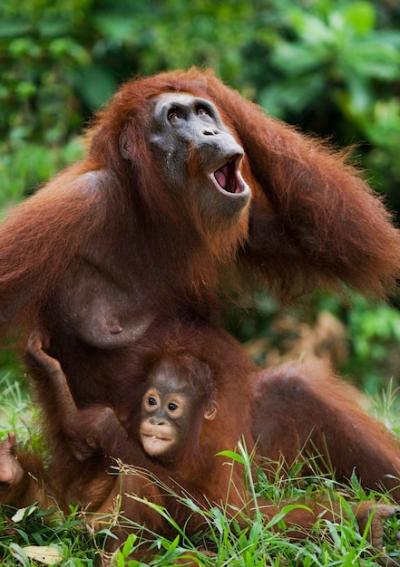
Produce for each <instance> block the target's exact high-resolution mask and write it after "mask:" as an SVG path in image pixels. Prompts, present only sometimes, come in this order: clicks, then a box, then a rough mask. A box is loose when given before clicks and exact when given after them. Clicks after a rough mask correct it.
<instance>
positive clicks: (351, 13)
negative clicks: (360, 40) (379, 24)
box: [342, 2, 376, 35]
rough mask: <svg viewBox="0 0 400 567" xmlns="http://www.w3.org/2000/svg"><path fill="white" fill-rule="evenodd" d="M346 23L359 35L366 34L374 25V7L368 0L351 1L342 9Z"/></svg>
mask: <svg viewBox="0 0 400 567" xmlns="http://www.w3.org/2000/svg"><path fill="white" fill-rule="evenodd" d="M342 13H343V16H344V19H345V21H346V23H347V24H349V25H350V27H351V28H352V29H353V30H354V31H356V32H357V33H358V34H360V35H366V34H367V33H368V32H370V31H372V30H373V29H374V26H375V20H376V14H375V8H374V6H373V5H372V4H370V3H369V2H352V3H350V4H349V5H348V6H346V7H345V8H344V9H343V12H342Z"/></svg>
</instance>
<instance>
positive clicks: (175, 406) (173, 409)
mask: <svg viewBox="0 0 400 567" xmlns="http://www.w3.org/2000/svg"><path fill="white" fill-rule="evenodd" d="M168 409H169V411H175V410H177V409H178V406H177V404H175V403H174V402H170V403H169V404H168Z"/></svg>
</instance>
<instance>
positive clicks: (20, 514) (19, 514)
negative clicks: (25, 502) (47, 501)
mask: <svg viewBox="0 0 400 567" xmlns="http://www.w3.org/2000/svg"><path fill="white" fill-rule="evenodd" d="M36 509H37V506H27V507H26V508H19V509H18V510H17V511H16V512H15V514H14V515H13V516H12V517H11V520H12V521H13V522H15V523H16V524H18V522H21V521H22V520H23V519H24V518H27V517H28V516H30V515H31V514H33V512H34V511H35V510H36Z"/></svg>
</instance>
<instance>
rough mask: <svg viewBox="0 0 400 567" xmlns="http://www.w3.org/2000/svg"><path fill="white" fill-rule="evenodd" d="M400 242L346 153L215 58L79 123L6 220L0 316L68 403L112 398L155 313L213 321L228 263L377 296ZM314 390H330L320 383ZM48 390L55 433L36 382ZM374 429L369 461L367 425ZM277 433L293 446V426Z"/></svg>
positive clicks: (0, 247) (154, 80)
mask: <svg viewBox="0 0 400 567" xmlns="http://www.w3.org/2000/svg"><path fill="white" fill-rule="evenodd" d="M399 244H400V238H399V233H398V231H397V230H396V229H395V228H394V227H393V226H392V225H391V224H390V217H389V215H388V213H387V212H386V211H385V209H384V207H383V205H382V204H381V202H380V201H379V199H378V198H377V197H376V196H374V195H373V194H372V193H371V191H370V190H369V188H368V187H367V186H366V184H365V183H364V182H363V181H362V180H361V178H360V176H359V175H358V174H357V172H356V171H355V170H354V169H353V168H351V167H350V166H348V165H346V164H345V163H344V160H343V159H342V157H341V156H340V155H338V154H335V153H334V152H332V151H330V150H329V149H327V148H326V147H324V146H323V145H322V144H321V143H318V142H316V141H313V140H311V139H308V138H305V137H304V136H302V135H300V134H298V133H297V132H295V131H294V130H293V129H292V128H290V127H289V126H286V125H284V124H282V123H281V122H279V121H277V120H274V119H272V118H269V117H267V116H265V114H264V113H263V112H262V111H261V110H260V109H258V108H257V107H256V106H255V105H253V104H252V103H250V102H248V101H246V100H244V99H243V98H241V97H240V95H239V94H237V93H235V92H234V91H232V90H230V89H229V88H227V87H225V86H224V85H223V84H222V83H221V82H220V81H219V80H218V79H217V78H215V77H214V76H213V75H212V74H211V73H209V72H202V71H198V70H196V69H192V70H189V71H187V72H180V71H176V72H171V73H165V74H160V75H157V76H155V77H150V78H147V79H142V80H138V81H132V82H128V83H127V84H125V85H124V86H123V87H122V88H121V89H120V90H119V92H118V93H117V94H116V95H115V96H114V97H113V99H112V100H111V102H110V104H109V105H108V106H107V107H106V108H105V109H104V110H102V111H101V112H100V113H99V114H98V116H97V118H96V120H95V121H94V123H93V126H92V127H91V128H90V129H89V132H88V152H87V155H86V157H85V158H84V159H83V160H82V161H81V162H79V163H77V164H76V165H74V166H72V167H70V168H68V169H66V170H65V171H64V172H62V173H61V174H60V175H59V176H57V177H56V178H55V179H54V180H53V181H52V182H50V183H49V184H48V185H47V186H46V187H44V188H43V189H41V190H40V191H38V192H37V193H36V194H35V195H34V196H33V197H31V198H30V199H27V200H26V201H25V202H24V203H22V204H21V205H20V206H18V207H17V208H16V209H15V210H14V211H13V212H11V214H10V215H9V218H8V219H7V220H6V221H5V222H4V224H3V225H2V227H1V228H0V317H1V327H2V329H3V330H4V331H6V330H7V329H9V328H11V327H12V326H14V325H16V324H18V323H19V324H21V323H23V324H24V328H25V330H27V331H30V330H31V329H32V327H33V326H34V325H35V326H39V327H40V328H41V329H42V330H43V331H44V332H45V333H46V334H47V335H48V336H49V337H50V340H49V345H48V353H49V354H50V355H51V356H53V357H55V358H56V359H58V360H59V361H60V362H61V365H62V367H63V369H64V371H65V374H66V376H67V378H68V381H69V386H70V388H71V391H72V394H73V397H74V399H75V400H76V403H77V404H78V406H79V407H83V406H84V405H89V404H106V405H110V406H112V407H115V406H116V405H117V404H118V403H120V400H121V396H122V394H121V393H122V392H124V391H127V390H128V389H134V388H135V382H134V377H135V376H136V375H137V373H138V368H139V366H140V355H141V348H142V346H143V345H144V344H146V341H147V340H148V339H151V340H154V337H155V336H157V327H158V323H159V321H160V320H166V319H167V320H168V319H169V320H171V319H172V320H177V321H179V320H181V321H184V322H186V323H189V324H190V323H192V324H193V325H194V326H195V325H197V324H199V322H200V321H206V322H207V321H210V320H212V319H213V318H214V316H215V314H216V310H217V297H218V292H219V291H220V287H221V282H222V281H226V276H227V275H229V276H234V277H236V279H238V280H240V281H241V284H242V285H244V286H247V287H250V286H251V285H253V284H254V282H255V280H259V281H261V282H264V283H265V284H266V285H268V286H269V287H271V288H273V289H274V290H275V291H278V292H280V294H281V295H282V296H284V297H289V296H293V295H296V294H299V293H300V292H303V291H307V290H310V289H312V288H313V287H315V286H317V285H324V286H331V287H339V286H340V284H341V283H346V284H348V285H350V286H353V287H354V288H356V289H358V290H361V291H362V292H365V293H375V294H378V295H383V293H384V289H385V288H387V287H390V286H391V285H393V283H394V281H395V278H396V276H397V275H398V273H399V268H400V246H399ZM231 279H232V278H231ZM236 348H237V347H236V346H233V347H232V349H233V350H235V349H236ZM224 353H225V350H224ZM228 356H233V353H231V354H228ZM286 377H287V379H286ZM229 378H230V380H231V381H232V386H231V387H232V388H233V389H234V391H235V395H236V396H237V397H238V398H239V399H240V396H241V385H240V384H239V383H238V382H237V377H236V376H235V375H234V373H233V374H232V375H231V376H230V377H229ZM290 378H291V376H290V373H288V374H284V380H282V381H281V383H285V382H290ZM302 380H303V382H302V384H304V380H307V377H304V376H303V377H302ZM281 383H280V384H279V389H278V390H275V393H277V392H280V391H281V390H280V388H281ZM339 390H340V387H339ZM272 393H273V392H272ZM272 393H271V391H268V395H272ZM313 393H314V394H315V395H316V396H317V398H318V400H319V403H320V404H328V405H329V404H330V403H331V400H330V398H329V394H327V393H326V392H325V390H324V386H323V385H319V384H318V383H315V384H314V385H313ZM339 398H340V396H339ZM292 400H294V401H295V396H293V397H292ZM42 402H43V404H45V405H46V406H47V407H48V415H49V423H50V425H51V428H52V430H53V434H54V436H55V437H56V438H57V436H58V439H59V442H60V446H64V447H65V439H64V437H63V433H62V428H61V424H60V420H59V417H58V416H57V412H56V411H54V410H53V411H52V410H51V406H52V400H51V399H50V397H49V396H48V393H47V392H46V390H45V389H44V390H43V392H42ZM339 406H340V403H339ZM332 411H333V412H336V414H335V415H336V418H335V420H332V421H331V422H329V423H331V424H332V423H336V424H337V427H338V428H339V429H340V430H342V429H345V428H346V426H347V424H348V421H347V420H346V419H345V415H344V413H345V412H343V411H341V410H340V407H339V408H334V409H333V410H332ZM346 415H347V414H346ZM266 419H267V417H266ZM319 419H321V420H323V419H324V415H323V414H322V415H321V416H320V417H319ZM368 423H369V422H368ZM318 425H320V426H321V428H322V426H323V423H320V424H318ZM339 426H340V427H339ZM296 427H299V428H301V427H302V426H301V422H300V423H299V424H298V425H296ZM368 427H370V426H368V425H367V430H366V431H364V432H363V433H364V437H363V439H365V440H366V439H368V440H369V443H367V442H366V441H364V440H363V441H362V447H361V449H362V450H361V453H362V455H363V459H364V462H366V463H367V465H368V463H369V462H370V461H371V460H372V459H373V457H372V456H371V452H370V451H369V447H370V444H371V443H373V441H372V440H373V439H376V438H375V437H374V435H373V432H372V429H373V427H372V426H371V428H372V429H371V430H369V429H368ZM300 433H301V435H302V434H303V430H301V431H300ZM279 434H280V438H281V440H282V443H283V442H284V441H285V443H283V444H284V445H285V446H286V445H290V444H291V441H292V436H293V429H292V428H284V430H282V431H280V432H279ZM294 434H297V432H296V428H295V430H294ZM301 435H300V436H301ZM285 436H287V437H285ZM381 442H383V443H384V446H383V451H386V450H387V454H388V455H389V456H390V457H392V456H393V458H394V457H395V456H396V451H395V450H394V449H392V445H391V441H390V442H388V447H389V448H387V445H386V444H385V443H386V442H385V441H382V439H381V438H379V440H378V441H377V443H376V444H375V445H374V450H375V452H379V451H380V450H381V447H380V446H379V444H380V443H381ZM63 443H64V445H63ZM364 449H365V450H364ZM342 450H344V448H342V447H339V448H336V450H335V457H336V458H338V459H339V461H340V460H341V458H342V456H343V455H342ZM64 453H65V451H64ZM372 453H374V452H372ZM60 454H63V451H61V452H60ZM365 455H366V456H365ZM60 458H61V457H60ZM358 458H359V456H358V455H357V454H355V455H354V460H355V461H354V465H355V466H356V467H357V464H358V463H357V462H356V461H357V459H358ZM396 458H397V457H396ZM137 459H138V464H141V463H142V460H141V457H140V453H139V452H138V453H137ZM365 460H366V461H365ZM389 461H390V458H389ZM60 462H62V463H63V464H65V456H64V458H63V459H62V461H60ZM333 465H335V462H334V463H333ZM391 466H393V465H392V464H391ZM365 468H366V469H368V466H367V467H365ZM395 468H396V470H397V467H395ZM64 474H65V473H64ZM382 474H385V473H384V472H383V471H382ZM364 480H365V483H366V484H369V483H370V479H368V477H366V478H364Z"/></svg>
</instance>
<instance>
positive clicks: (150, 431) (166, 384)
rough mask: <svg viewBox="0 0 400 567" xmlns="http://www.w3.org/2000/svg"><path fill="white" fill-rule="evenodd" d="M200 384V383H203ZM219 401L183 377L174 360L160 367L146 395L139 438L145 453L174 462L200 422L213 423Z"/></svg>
mask: <svg viewBox="0 0 400 567" xmlns="http://www.w3.org/2000/svg"><path fill="white" fill-rule="evenodd" d="M199 385H200V384H199ZM215 415H216V405H215V402H212V401H208V400H204V394H202V393H201V389H200V388H199V391H197V389H196V388H195V387H194V386H193V384H192V382H191V381H188V380H187V379H186V378H185V377H184V376H183V371H182V369H180V368H179V367H177V366H176V365H175V364H174V363H172V362H170V361H165V362H162V363H161V364H160V366H158V368H157V369H156V371H155V372H154V373H153V375H152V376H150V379H149V387H148V389H147V391H146V393H145V395H144V396H143V400H142V410H141V421H140V430H139V436H140V441H141V443H142V446H143V449H144V451H145V452H146V453H147V454H148V455H149V456H151V457H157V458H160V459H166V460H172V459H173V458H174V457H176V456H177V454H178V453H179V451H180V450H181V449H182V448H183V447H184V446H185V444H186V442H187V440H188V437H189V436H190V435H191V434H192V433H196V430H198V426H197V424H198V421H199V420H202V419H203V418H204V419H208V420H212V419H214V418H215Z"/></svg>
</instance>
